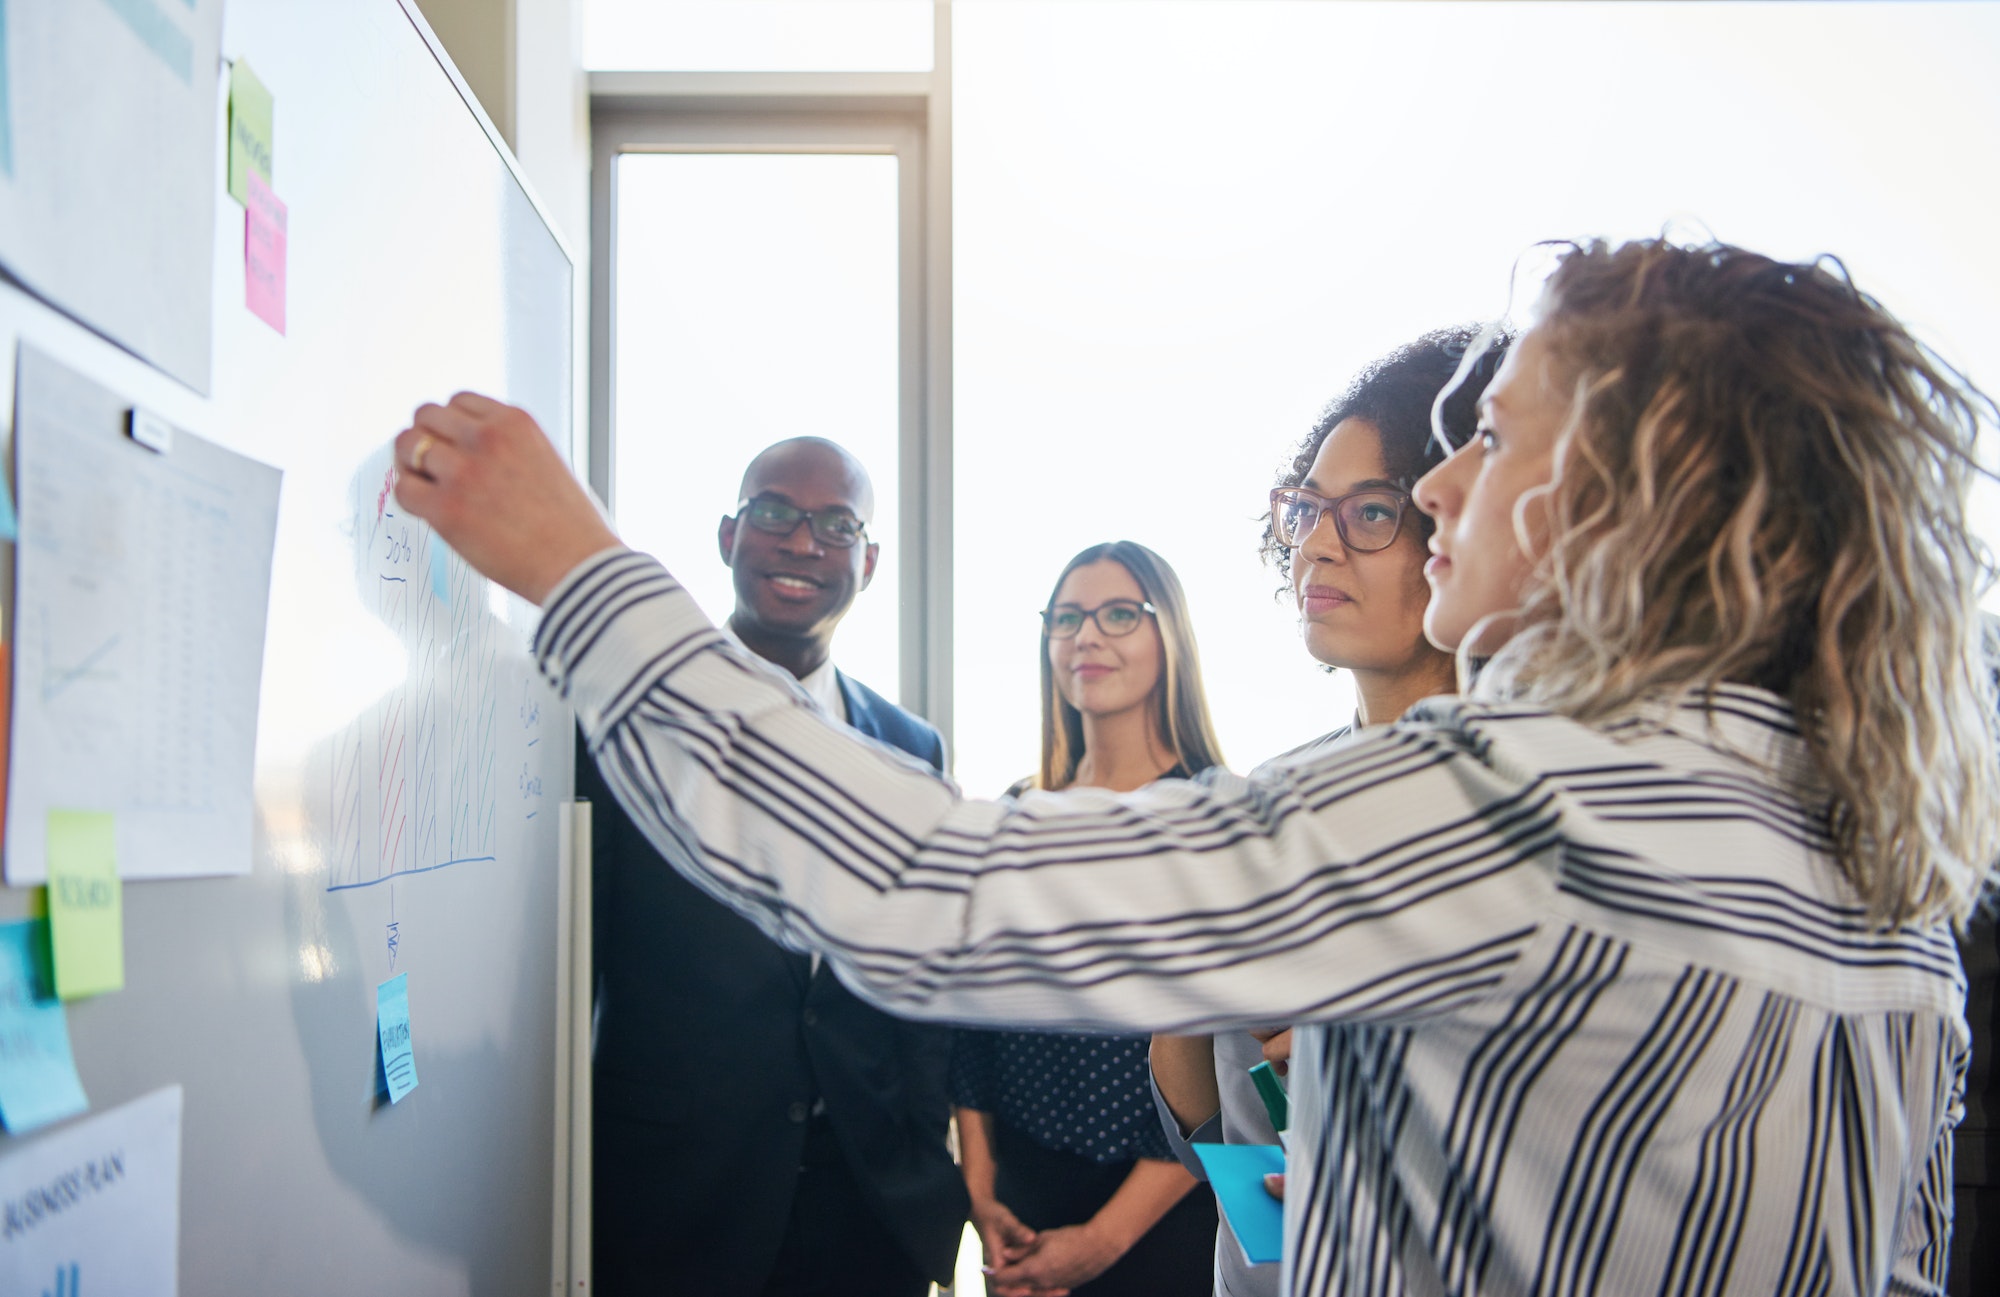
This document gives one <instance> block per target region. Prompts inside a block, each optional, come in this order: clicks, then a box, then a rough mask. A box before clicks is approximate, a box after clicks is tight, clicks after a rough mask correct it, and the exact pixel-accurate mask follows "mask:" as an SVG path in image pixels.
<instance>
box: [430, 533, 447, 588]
mask: <svg viewBox="0 0 2000 1297" xmlns="http://www.w3.org/2000/svg"><path fill="white" fill-rule="evenodd" d="M450 565H451V547H450V546H448V545H446V544H445V543H444V537H442V536H440V535H438V534H437V533H436V532H432V533H431V593H432V594H434V595H436V596H437V597H438V602H439V603H450V602H451V566H450Z"/></svg>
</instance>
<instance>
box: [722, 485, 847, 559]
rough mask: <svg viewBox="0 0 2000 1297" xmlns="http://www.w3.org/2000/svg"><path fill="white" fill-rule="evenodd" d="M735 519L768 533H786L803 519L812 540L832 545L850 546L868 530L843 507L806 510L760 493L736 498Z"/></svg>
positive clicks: (789, 532) (780, 534) (842, 547)
mask: <svg viewBox="0 0 2000 1297" xmlns="http://www.w3.org/2000/svg"><path fill="white" fill-rule="evenodd" d="M736 519H737V521H738V522H747V523H749V524H750V525H751V526H752V527H755V528H756V529H757V530H758V531H761V532H763V533H765V534H766V535H769V536H789V535H791V534H792V532H793V531H794V530H796V529H797V527H798V525H799V523H800V522H801V521H803V522H805V523H807V524H808V525H810V526H811V527H812V534H813V539H814V540H816V541H818V542H819V543H820V544H822V545H831V546H833V547H834V548H835V549H852V548H853V547H854V545H855V543H856V542H857V541H859V540H861V539H862V538H863V537H864V536H866V535H867V534H868V524H866V523H864V522H862V521H861V519H859V518H857V517H855V516H854V515H853V514H851V513H849V512H848V511H847V510H845V509H820V510H816V511H808V510H805V509H801V508H799V507H798V506H797V505H791V504H786V503H785V502H784V501H783V500H773V499H771V498H770V497H768V496H761V495H760V496H758V497H757V498H756V499H754V500H744V501H741V502H739V503H738V504H737V506H736Z"/></svg>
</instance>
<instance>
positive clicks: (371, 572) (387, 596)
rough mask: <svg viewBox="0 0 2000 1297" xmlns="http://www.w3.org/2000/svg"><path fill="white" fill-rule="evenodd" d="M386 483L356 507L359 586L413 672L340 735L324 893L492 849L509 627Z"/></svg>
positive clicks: (466, 860)
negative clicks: (503, 664)
mask: <svg viewBox="0 0 2000 1297" xmlns="http://www.w3.org/2000/svg"><path fill="white" fill-rule="evenodd" d="M394 481H395V479H394V476H393V470H391V471H390V472H389V473H388V474H386V475H385V476H384V478H383V479H382V483H381V490H380V491H379V493H376V494H375V495H374V497H373V499H372V500H367V501H363V502H361V510H360V513H361V517H359V518H358V519H357V527H356V532H355V534H356V541H357V545H356V549H357V555H356V561H357V569H358V570H357V572H356V580H357V581H358V582H359V583H360V588H361V590H362V595H363V599H364V601H367V602H368V603H369V605H370V611H372V612H373V613H374V615H375V616H376V617H377V618H378V619H379V620H380V621H381V622H382V624H383V625H384V626H386V627H387V628H388V629H389V630H390V631H391V632H392V633H393V634H394V635H395V636H396V638H397V640H398V641H400V642H401V643H402V644H403V645H404V647H405V649H406V651H407V653H408V655H409V669H408V671H407V673H406V674H405V676H404V678H403V681H402V683H401V684H399V685H397V686H396V687H395V688H393V689H391V690H390V691H389V692H388V693H386V694H384V695H383V696H382V697H381V698H379V699H377V700H376V702H375V703H374V704H373V705H372V706H370V707H369V708H368V709H367V710H366V711H364V712H363V713H362V714H361V715H360V716H357V717H356V718H355V719H354V721H353V722H352V723H350V724H349V725H348V726H347V728H346V729H345V730H344V731H342V732H341V734H340V735H339V736H338V737H337V738H336V740H335V743H334V747H333V761H332V766H331V771H330V781H331V786H330V788H329V790H328V791H329V794H330V800H331V805H332V810H333V815H332V824H331V829H332V833H331V842H330V844H329V846H330V848H331V849H330V851H329V853H328V865H329V867H328V877H327V890H328V891H341V890H345V889H348V888H356V887H369V886H372V885H374V884H376V883H380V882H385V881H387V880H388V879H391V878H395V877H398V876H401V875H406V874H421V873H427V872H430V871H432V870H437V869H444V868H446V867H448V866H452V865H474V864H479V863H482V862H489V863H490V862H492V861H494V860H496V859H497V858H498V856H499V841H500V823H499V817H500V807H501V800H500V780H499V770H500V742H501V736H500V734H499V730H498V716H499V695H500V693H501V689H500V679H499V675H500V662H501V656H502V654H501V649H502V644H503V636H504V635H505V634H506V633H507V631H506V626H505V623H504V622H502V621H501V619H500V618H499V617H498V616H496V615H495V613H494V611H493V609H492V608H491V607H490V606H489V604H488V600H487V587H486V583H485V581H484V580H483V579H482V578H480V577H479V576H478V575H477V574H475V573H474V572H473V571H472V570H471V569H470V568H469V567H467V566H466V565H465V563H464V562H463V561H462V560H460V559H459V558H458V557H457V556H456V555H453V554H452V553H451V552H450V551H449V550H447V549H446V548H445V547H444V546H443V545H441V544H437V543H435V542H434V541H433V540H432V537H431V533H430V529H429V528H428V527H426V526H425V525H424V524H423V523H421V522H419V521H417V520H416V519H414V518H411V517H409V516H407V515H405V514H403V513H402V512H401V510H400V509H399V508H398V506H397V504H396V502H395V499H394V497H393V495H392V494H391V492H392V489H393V486H394Z"/></svg>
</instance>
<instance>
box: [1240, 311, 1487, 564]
mask: <svg viewBox="0 0 2000 1297" xmlns="http://www.w3.org/2000/svg"><path fill="white" fill-rule="evenodd" d="M1482 332H1485V330H1483V329H1482V328H1481V326H1479V325H1472V324H1468V325H1459V326H1457V327H1454V328H1449V329H1438V330H1436V331H1434V332H1431V333H1426V334H1425V335H1424V336H1423V337H1421V338H1418V339H1417V340H1416V341H1415V342H1411V343H1406V344H1404V345H1403V346H1400V347H1398V348H1396V349H1395V350H1394V351H1392V352H1390V353H1389V354H1388V355H1386V356H1384V357H1382V358H1381V359H1380V360H1377V361H1376V362H1375V363H1373V364H1371V365H1369V366H1368V368H1366V369H1364V370H1362V371H1361V373H1360V375H1359V376H1357V377H1356V378H1355V380H1354V381H1353V382H1352V383H1349V384H1348V385H1347V390H1346V391H1345V392H1342V393H1341V394H1340V395H1339V396H1338V397H1335V398H1334V399H1333V400H1332V401H1331V402H1329V403H1328V404H1327V407H1326V408H1325V409H1324V410H1322V411H1320V415H1319V419H1318V421H1317V422H1315V423H1314V424H1313V426H1312V431H1310V432H1308V433H1307V434H1306V435H1305V437H1304V438H1303V439H1302V440H1300V442H1299V445H1298V450H1297V452H1296V453H1295V454H1293V456H1292V460H1291V463H1290V464H1288V465H1286V467H1285V470H1284V471H1283V472H1282V473H1280V474H1279V475H1278V481H1277V485H1279V486H1297V485H1299V484H1300V483H1301V482H1304V481H1305V480H1306V474H1307V473H1309V472H1311V471H1312V465H1313V460H1315V459H1317V458H1318V457H1319V448H1320V446H1321V445H1322V444H1324V443H1325V441H1326V438H1327V434H1328V433H1330V432H1332V431H1333V430H1334V429H1335V428H1337V427H1339V426H1340V425H1341V424H1342V423H1344V422H1345V421H1347V420H1348V419H1366V420H1367V421H1368V422H1369V423H1372V424H1374V425H1375V427H1376V429H1377V430H1378V431H1380V432H1381V434H1382V460H1383V463H1384V465H1385V466H1386V467H1387V468H1388V470H1389V478H1390V480H1391V481H1393V482H1395V483H1396V484H1397V485H1398V486H1401V487H1402V488H1403V489H1404V490H1406V491H1407V490H1409V489H1410V488H1411V487H1412V486H1415V485H1416V482H1417V479H1418V478H1420V477H1422V476H1423V475H1424V474H1425V473H1428V472H1429V471H1430V470H1431V469H1433V468H1435V467H1437V465H1439V464H1440V463H1442V462H1443V461H1444V456H1445V447H1444V445H1443V444H1442V443H1440V441H1439V440H1438V437H1437V436H1435V435H1433V433H1432V430H1431V407H1432V406H1434V405H1435V406H1437V419H1438V423H1439V428H1438V432H1440V433H1442V435H1443V436H1444V437H1445V438H1446V440H1448V441H1449V443H1450V444H1451V445H1453V446H1459V445H1463V444H1464V443H1465V442H1466V441H1467V440H1468V439H1469V438H1470V437H1471V436H1472V433H1473V429H1474V428H1475V427H1476V426H1477V425H1478V423H1479V395H1480V393H1482V392H1484V391H1485V390H1486V385H1487V384H1488V383H1490V382H1492V381H1493V374H1494V371H1496V370H1498V369H1499V368H1500V361H1501V359H1502V358H1503V357H1504V356H1505V355H1506V354H1507V348H1508V346H1509V345H1511V344H1512V342H1513V336H1512V335H1511V334H1509V333H1506V332H1504V331H1501V330H1494V331H1493V332H1492V334H1491V335H1490V336H1489V339H1488V344H1487V346H1486V347H1485V349H1484V350H1483V351H1482V352H1481V353H1480V354H1479V356H1478V357H1477V358H1476V359H1475V360H1474V361H1473V363H1472V366H1471V368H1470V369H1469V370H1467V372H1466V374H1465V376H1464V378H1463V379H1461V380H1460V382H1459V384H1458V386H1457V387H1455V388H1453V389H1452V390H1451V392H1450V393H1449V394H1448V395H1447V396H1446V397H1445V398H1444V400H1443V401H1442V402H1440V401H1439V400H1438V393H1440V392H1442V391H1444V389H1445V387H1446V385H1447V384H1449V383H1450V382H1451V380H1452V377H1453V376H1454V375H1456V374H1457V373H1458V369H1459V364H1460V362H1462V361H1463V360H1464V359H1465V357H1466V353H1467V352H1469V351H1470V350H1471V349H1472V347H1473V344H1474V343H1476V342H1478V341H1479V339H1480V335H1481V333H1482ZM1409 516H1410V517H1412V518H1413V519H1414V520H1415V522H1416V526H1417V538H1418V539H1419V540H1428V539H1429V538H1430V534H1431V530H1432V528H1433V526H1434V525H1435V524H1433V523H1432V522H1431V520H1430V518H1429V517H1428V516H1427V515H1425V514H1423V513H1422V512H1419V511H1412V512H1411V514H1410V515H1409ZM1260 552H1261V553H1262V554H1263V556H1264V561H1265V562H1267V563H1274V564H1276V565H1277V568H1278V570H1279V571H1280V572H1282V573H1284V574H1285V575H1286V577H1287V578H1289V577H1290V576H1291V571H1292V552H1291V550H1289V549H1287V548H1286V547H1285V546H1283V545H1280V544H1279V543H1278V538H1277V537H1276V536H1275V535H1274V534H1272V531H1271V515H1270V514H1269V513H1268V512H1267V513H1266V514H1265V515H1264V538H1263V543H1262V545H1261V546H1260Z"/></svg>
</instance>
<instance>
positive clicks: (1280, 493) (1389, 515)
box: [1271, 486, 1410, 554]
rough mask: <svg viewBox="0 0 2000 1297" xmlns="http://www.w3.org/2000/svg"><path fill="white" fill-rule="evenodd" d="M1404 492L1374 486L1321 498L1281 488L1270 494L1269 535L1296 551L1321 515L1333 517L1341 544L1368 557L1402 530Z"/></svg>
mask: <svg viewBox="0 0 2000 1297" xmlns="http://www.w3.org/2000/svg"><path fill="white" fill-rule="evenodd" d="M1409 507H1410V497H1409V494H1408V493H1407V492H1403V491H1389V490H1384V489H1382V488H1380V487H1377V488H1375V489H1372V490H1368V491H1351V492H1349V493H1348V494H1346V495H1336V496H1324V495H1320V494H1319V493H1317V492H1314V491H1308V490H1306V489H1305V488H1304V487H1302V486H1281V487H1279V488H1278V489H1277V490H1275V491H1273V492H1271V534H1272V535H1273V536H1275V537H1276V538H1277V540H1278V543H1279V544H1280V545H1283V546H1284V547H1285V548H1286V549H1296V548H1297V547H1298V546H1299V545H1300V544H1302V543H1303V542H1304V541H1305V538H1306V537H1308V536H1310V535H1312V531H1313V528H1315V527H1317V526H1319V519H1320V515H1321V514H1325V513H1331V514H1332V515H1333V525H1334V529H1335V530H1337V531H1338V532H1339V533H1340V539H1341V543H1342V544H1344V545H1346V546H1347V548H1349V549H1351V550H1353V551H1354V552H1355V553H1357V554H1371V553H1373V552H1374V551H1376V550H1378V549H1387V548H1389V546H1391V545H1393V544H1395V543H1396V534H1397V533H1398V532H1399V531H1401V530H1402V527H1403V510H1405V509H1407V508H1409Z"/></svg>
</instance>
